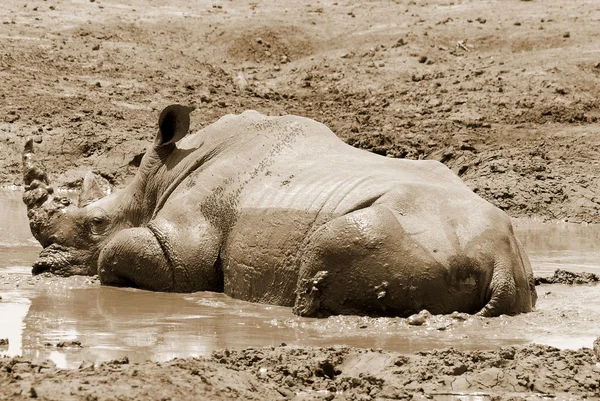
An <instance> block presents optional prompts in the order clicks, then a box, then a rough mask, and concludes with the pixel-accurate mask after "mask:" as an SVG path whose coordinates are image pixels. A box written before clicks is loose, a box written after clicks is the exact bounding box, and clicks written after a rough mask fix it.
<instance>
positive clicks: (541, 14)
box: [0, 0, 600, 400]
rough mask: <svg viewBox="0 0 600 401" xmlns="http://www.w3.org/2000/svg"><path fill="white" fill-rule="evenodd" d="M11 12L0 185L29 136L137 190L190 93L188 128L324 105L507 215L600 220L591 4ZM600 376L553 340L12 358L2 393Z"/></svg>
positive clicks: (303, 394)
mask: <svg viewBox="0 0 600 401" xmlns="http://www.w3.org/2000/svg"><path fill="white" fill-rule="evenodd" d="M0 22H1V24H0V99H1V101H0V183H2V184H5V185H12V184H16V185H19V184H20V183H21V177H20V152H21V149H22V146H23V143H24V141H25V138H26V137H29V136H33V137H34V139H35V141H36V143H37V145H36V146H37V149H38V153H39V157H40V158H41V159H42V160H43V161H44V164H45V166H46V167H47V169H48V170H49V172H50V173H51V178H52V179H54V181H55V182H56V183H57V184H61V185H67V186H77V185H78V184H79V183H80V182H81V179H82V177H83V175H84V174H85V172H86V171H87V170H88V169H93V170H94V171H96V172H98V173H100V174H101V175H103V176H104V177H105V178H107V179H108V180H109V181H110V182H111V183H113V184H115V185H117V186H119V185H123V184H124V183H125V182H127V180H128V179H129V178H130V177H131V175H132V174H133V173H134V171H135V168H136V166H137V165H138V164H139V161H140V158H141V155H142V154H143V152H144V149H145V148H146V146H147V145H148V143H149V142H150V141H151V140H152V138H153V137H154V134H155V131H156V121H157V118H158V113H159V112H160V110H161V109H162V108H163V107H164V106H165V105H167V104H171V103H181V104H186V105H191V106H194V107H196V111H194V113H193V114H192V128H193V129H194V130H195V129H199V128H201V127H203V126H205V125H207V124H209V123H211V122H213V121H215V120H216V119H218V118H219V117H221V116H222V115H224V114H227V113H239V112H241V111H243V110H246V109H256V110H259V111H261V112H263V113H265V114H270V115H278V114H286V113H288V114H297V115H301V116H306V117H311V118H314V119H316V120H318V121H321V122H323V123H325V124H327V125H328V126H329V127H330V128H331V129H332V130H333V131H334V132H335V133H336V134H338V135H339V136H340V137H341V138H343V139H344V140H345V141H347V142H348V143H349V144H351V145H353V146H357V147H361V148H365V149H368V150H370V151H373V152H376V153H379V154H383V155H387V156H389V157H407V158H419V159H436V160H440V161H442V162H443V163H445V164H447V165H448V166H449V167H450V168H452V169H453V170H454V171H455V172H456V173H457V174H459V175H460V176H461V177H462V178H463V179H464V180H465V181H466V182H467V183H468V185H469V186H471V188H473V189H474V190H475V191H476V192H477V193H479V194H480V195H481V196H483V197H484V198H486V199H488V200H489V201H491V202H492V203H494V204H496V205H497V206H499V207H500V208H502V209H504V210H505V211H507V213H508V214H509V215H511V216H514V217H523V216H530V217H536V218H537V217H539V218H542V219H561V220H567V221H574V222H593V223H598V222H600V212H599V211H600V195H598V194H600V180H598V179H597V176H598V171H599V169H600V164H599V160H600V158H599V157H598V156H599V151H600V148H599V145H600V122H599V121H598V119H599V118H600V100H599V98H598V94H599V93H600V46H599V43H600V3H598V1H597V0H570V1H568V2H566V1H563V0H544V1H541V0H534V1H520V0H502V1H500V0H497V1H492V0H471V1H467V0H453V1H451V0H428V1H421V0H412V1H409V0H395V1H392V0H361V1H350V0H338V1H328V0H327V1H326V0H321V1H316V0H310V1H309V0H280V1H277V2H274V1H271V2H269V1H261V0H249V1H231V0H213V1H203V0H198V1H195V2H189V1H183V0H172V1H167V0H70V1H67V0H29V1H24V0H4V1H3V4H2V13H0ZM599 347H600V346H599ZM598 352H600V351H598ZM121 362H122V361H121ZM338 371H339V373H338ZM599 382H600V373H599V370H598V367H597V362H596V361H595V360H594V357H593V354H592V351H591V350H589V349H583V350H580V351H558V350H555V349H552V348H548V347H541V346H530V347H526V348H523V349H508V350H506V349H505V350H502V351H500V352H497V353H489V352H458V351H454V350H442V351H437V352H434V353H422V354H417V355H411V356H400V355H396V354H392V353H386V352H383V353H382V352H377V351H372V350H360V349H351V348H336V349H294V348H290V347H280V348H276V349H274V350H271V349H260V350H245V351H239V352H233V351H232V352H228V351H223V352H222V354H220V355H215V356H213V357H212V358H208V359H206V360H195V359H189V360H175V361H172V362H169V363H165V364H154V363H146V364H142V365H132V364H127V363H117V362H115V363H108V364H103V365H100V366H97V367H95V368H92V367H91V366H89V365H85V366H83V367H82V369H80V370H78V371H70V372H69V371H63V370H59V369H55V368H54V367H52V366H50V365H48V364H45V363H42V364H37V365H34V364H32V363H31V362H28V361H21V360H19V359H0V398H4V399H13V398H14V399H21V398H29V397H35V396H37V397H38V398H41V399H80V398H83V399H88V400H93V399H99V400H100V399H147V398H153V399H172V400H175V399H179V400H181V399H200V397H206V398H211V399H212V398H214V399H231V398H233V397H238V398H244V399H259V398H260V399H277V398H278V397H279V398H286V397H287V398H294V397H295V398H296V399H332V398H336V399H346V398H347V399H386V398H392V399H393V398H397V399H403V398H411V397H413V398H419V397H421V396H422V397H429V398H431V397H432V396H433V395H434V394H437V396H436V397H438V398H439V397H442V398H443V393H452V392H460V391H469V392H471V391H474V390H478V391H483V392H484V393H486V394H491V395H493V396H494V397H500V398H503V397H504V398H506V397H509V396H507V395H506V394H505V393H506V392H510V393H511V394H512V395H511V396H510V397H512V396H515V397H518V396H524V397H526V398H532V397H533V398H535V397H541V395H542V394H544V393H551V394H558V395H559V398H560V397H562V396H561V394H563V395H564V394H565V393H568V394H570V395H569V396H570V397H571V396H574V397H586V396H587V397H593V396H595V397H600V389H599V387H598V383H599ZM19 391H21V392H20V393H19ZM16 393H18V394H19V395H14V394H16ZM503 394H504V395H503ZM434 398H435V397H434ZM442 398H440V399H442Z"/></svg>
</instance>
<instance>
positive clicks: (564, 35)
mask: <svg viewBox="0 0 600 401" xmlns="http://www.w3.org/2000/svg"><path fill="white" fill-rule="evenodd" d="M570 37H571V32H565V33H564V34H563V38H570Z"/></svg>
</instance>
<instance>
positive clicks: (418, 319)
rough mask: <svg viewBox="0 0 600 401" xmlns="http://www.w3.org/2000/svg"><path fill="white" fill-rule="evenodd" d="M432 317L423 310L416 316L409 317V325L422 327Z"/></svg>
mask: <svg viewBox="0 0 600 401" xmlns="http://www.w3.org/2000/svg"><path fill="white" fill-rule="evenodd" d="M430 317H431V313H429V311H427V310H425V309H423V310H422V311H421V312H419V313H418V314H416V315H412V316H409V317H408V324H409V325H411V326H422V325H424V324H425V322H426V321H427V319H428V318H430Z"/></svg>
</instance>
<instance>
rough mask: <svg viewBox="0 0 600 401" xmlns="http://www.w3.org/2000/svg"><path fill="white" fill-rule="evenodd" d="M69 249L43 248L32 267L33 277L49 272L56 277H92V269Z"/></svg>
mask: <svg viewBox="0 0 600 401" xmlns="http://www.w3.org/2000/svg"><path fill="white" fill-rule="evenodd" d="M80 259H81V258H78V257H77V255H76V253H74V252H73V251H72V250H71V249H69V248H67V247H64V246H62V245H58V244H52V245H50V246H48V247H46V248H44V249H43V250H42V251H41V252H40V255H39V257H38V260H36V261H35V263H34V264H33V266H32V270H31V273H32V274H33V275H34V276H35V275H38V274H41V273H45V272H50V273H52V274H55V275H57V276H74V275H86V276H89V275H93V274H95V273H93V272H92V269H91V268H90V267H89V266H88V265H87V264H86V263H85V262H84V261H82V260H80Z"/></svg>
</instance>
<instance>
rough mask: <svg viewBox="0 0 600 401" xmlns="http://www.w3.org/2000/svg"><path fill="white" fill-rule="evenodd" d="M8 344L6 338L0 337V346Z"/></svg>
mask: <svg viewBox="0 0 600 401" xmlns="http://www.w3.org/2000/svg"><path fill="white" fill-rule="evenodd" d="M7 345H8V338H0V347H6V346H7Z"/></svg>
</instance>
